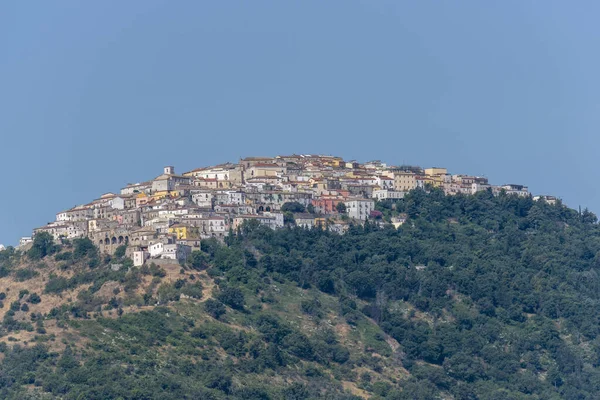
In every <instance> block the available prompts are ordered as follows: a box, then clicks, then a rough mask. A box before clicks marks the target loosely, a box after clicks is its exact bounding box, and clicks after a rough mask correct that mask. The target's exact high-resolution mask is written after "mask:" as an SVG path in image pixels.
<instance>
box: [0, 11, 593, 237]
mask: <svg viewBox="0 0 600 400" xmlns="http://www.w3.org/2000/svg"><path fill="white" fill-rule="evenodd" d="M584 4H585V5H582V6H581V7H572V6H571V5H570V4H567V3H564V2H559V1H549V2H545V3H544V4H543V5H539V4H532V3H522V2H512V3H511V2H508V3H505V2H503V3H498V4H491V5H490V4H488V3H485V4H484V3H481V2H476V1H466V2H461V3H460V4H454V3H452V4H451V3H448V4H436V5H435V6H432V5H431V4H427V3H421V2H418V3H401V2H388V1H373V2H356V1H355V2H352V1H351V2H335V1H333V2H327V3H323V2H315V1H312V2H311V1H307V2H302V3H295V4H287V3H281V2H273V1H265V2H252V3H245V2H238V3H236V2H226V3H223V2H192V1H181V2H177V3H176V4H174V3H173V2H166V1H160V0H151V1H143V2H142V1H131V2H110V1H106V2H100V3H86V4H85V5H82V4H80V3H78V2H67V3H61V4H49V3H45V2H38V3H37V4H35V6H33V5H31V3H22V2H16V3H15V2H12V3H11V2H7V3H5V4H2V5H0V43H1V44H2V48H3V55H4V59H3V62H2V63H0V86H1V87H2V88H3V94H4V96H0V109H1V110H2V116H1V117H0V132H2V133H1V135H2V149H3V150H4V151H3V153H2V157H0V170H2V172H3V183H4V192H3V193H8V195H5V196H3V199H2V202H1V203H0V205H1V207H0V243H4V244H5V245H7V244H15V243H14V240H15V239H14V238H18V237H20V236H24V235H27V234H28V233H29V232H30V229H31V228H32V227H36V226H40V225H42V224H44V223H46V222H48V221H47V219H48V218H51V217H52V215H53V213H54V212H56V210H59V209H62V208H64V207H68V206H73V205H75V204H80V203H83V202H85V201H87V200H88V199H90V198H92V197H93V196H95V195H96V194H97V193H98V192H100V193H102V192H108V191H114V190H116V189H117V188H119V187H120V186H122V185H124V184H126V183H127V182H129V181H137V180H143V179H147V177H146V174H147V173H148V172H149V171H157V170H161V168H162V167H163V166H164V165H170V164H173V165H176V166H177V168H178V170H180V171H184V170H189V169H192V168H195V167H197V166H201V165H214V164H217V163H219V162H223V161H224V160H230V161H236V160H238V159H239V157H241V156H244V155H247V154H257V155H260V154H265V155H270V154H289V153H293V152H296V153H319V154H339V155H341V156H342V157H344V158H347V159H357V160H359V161H362V162H364V161H368V160H370V159H377V158H379V159H382V160H386V161H387V162H389V163H392V164H401V163H403V162H406V163H410V164H418V165H422V166H432V165H442V166H445V167H447V168H448V169H449V170H450V171H464V172H465V173H470V174H473V175H483V174H485V175H486V176H488V177H489V179H490V180H491V181H493V182H499V183H503V182H506V183H509V182H526V183H527V184H528V185H529V186H530V189H531V191H532V192H534V193H551V194H554V195H556V196H558V197H561V198H563V199H564V201H565V203H566V204H568V205H569V206H571V207H573V208H577V207H578V206H580V205H581V207H582V208H585V207H589V208H590V209H591V210H592V211H596V212H598V211H599V210H600V191H598V189H597V188H596V185H594V184H591V183H590V182H591V181H593V173H594V171H595V166H596V148H598V147H599V146H600V138H599V136H598V134H597V132H598V128H599V127H600V121H599V120H598V115H599V114H598V106H599V104H600V100H599V97H598V93H600V77H599V76H598V74H597V71H598V69H599V68H600V55H598V53H597V52H596V51H594V49H596V48H598V47H599V45H600V43H599V42H600V35H599V34H598V28H597V26H598V24H597V23H596V21H595V16H596V15H598V12H600V4H598V3H597V2H584Z"/></svg>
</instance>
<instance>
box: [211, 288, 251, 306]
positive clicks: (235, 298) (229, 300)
mask: <svg viewBox="0 0 600 400" xmlns="http://www.w3.org/2000/svg"><path fill="white" fill-rule="evenodd" d="M217 298H218V299H219V300H220V301H221V302H222V303H224V304H227V305H228V306H229V307H231V308H235V309H238V310H241V309H243V308H244V304H245V299H244V293H242V291H241V290H240V289H238V288H234V287H226V288H225V289H223V290H221V293H219V294H218V296H217Z"/></svg>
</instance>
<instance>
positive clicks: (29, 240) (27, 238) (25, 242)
mask: <svg viewBox="0 0 600 400" xmlns="http://www.w3.org/2000/svg"><path fill="white" fill-rule="evenodd" d="M29 243H33V239H32V238H31V236H23V237H22V238H21V239H19V247H22V246H25V245H28V244H29Z"/></svg>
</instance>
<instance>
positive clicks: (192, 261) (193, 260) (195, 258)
mask: <svg viewBox="0 0 600 400" xmlns="http://www.w3.org/2000/svg"><path fill="white" fill-rule="evenodd" d="M187 263H188V265H189V266H190V267H191V268H193V269H197V270H203V269H206V268H207V267H208V259H207V256H206V254H205V253H204V252H203V251H199V250H195V251H192V254H190V255H189V257H188V259H187Z"/></svg>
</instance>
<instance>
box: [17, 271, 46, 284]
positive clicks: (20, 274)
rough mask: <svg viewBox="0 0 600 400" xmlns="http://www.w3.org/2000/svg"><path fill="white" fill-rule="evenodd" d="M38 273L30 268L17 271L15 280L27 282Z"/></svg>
mask: <svg viewBox="0 0 600 400" xmlns="http://www.w3.org/2000/svg"><path fill="white" fill-rule="evenodd" d="M39 274H40V273H39V272H37V271H36V270H34V269H31V268H25V269H18V270H16V271H15V280H16V281H17V282H23V281H27V280H29V279H31V278H34V277H36V276H38V275H39Z"/></svg>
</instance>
